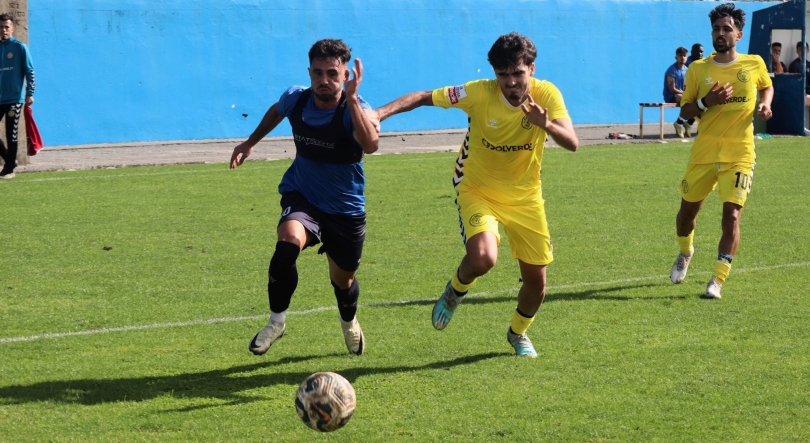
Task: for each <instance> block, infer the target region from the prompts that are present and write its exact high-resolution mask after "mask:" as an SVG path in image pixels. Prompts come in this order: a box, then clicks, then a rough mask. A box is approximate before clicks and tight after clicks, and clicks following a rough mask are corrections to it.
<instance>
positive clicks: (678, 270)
mask: <svg viewBox="0 0 810 443" xmlns="http://www.w3.org/2000/svg"><path fill="white" fill-rule="evenodd" d="M689 250H690V254H689V255H684V253H683V252H679V253H678V258H676V259H675V263H674V264H673V265H672V271H670V273H669V279H670V280H672V283H675V284H678V283H680V282H682V281H683V280H684V279H685V278H686V270H687V269H689V262H690V261H692V257H694V256H695V247H694V246H691V247H690V248H689Z"/></svg>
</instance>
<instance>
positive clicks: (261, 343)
mask: <svg viewBox="0 0 810 443" xmlns="http://www.w3.org/2000/svg"><path fill="white" fill-rule="evenodd" d="M286 328H287V324H286V323H281V322H277V321H273V320H270V321H268V322H267V326H265V327H264V329H262V330H261V331H259V333H258V334H256V335H255V336H253V340H251V341H250V345H249V346H248V349H250V352H252V353H254V354H256V355H262V354H264V353H265V352H267V350H268V349H270V346H272V345H273V343H275V342H276V340H278V339H280V338H281V337H283V336H284V331H285V330H286Z"/></svg>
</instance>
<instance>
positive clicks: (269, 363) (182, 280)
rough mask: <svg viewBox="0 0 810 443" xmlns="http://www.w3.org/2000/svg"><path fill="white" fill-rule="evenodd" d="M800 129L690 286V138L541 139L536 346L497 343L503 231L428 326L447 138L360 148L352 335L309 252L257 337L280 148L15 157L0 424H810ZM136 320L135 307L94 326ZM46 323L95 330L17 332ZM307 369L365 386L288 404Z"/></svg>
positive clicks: (5, 266)
mask: <svg viewBox="0 0 810 443" xmlns="http://www.w3.org/2000/svg"><path fill="white" fill-rule="evenodd" d="M806 143H807V142H806V140H804V139H800V138H794V139H774V140H763V141H759V142H758V156H759V157H758V159H759V164H758V165H757V169H756V177H755V178H756V179H755V181H754V186H753V193H752V194H751V196H750V198H749V200H748V205H747V207H746V209H745V211H744V213H743V219H742V234H743V236H742V244H741V247H740V251H739V253H738V255H737V257H736V258H735V260H734V268H733V269H732V273H731V276H730V278H729V280H728V281H727V283H726V285H725V286H724V288H723V297H724V298H723V299H722V300H720V301H707V300H701V299H700V298H699V295H700V294H701V293H702V292H703V290H704V288H705V283H706V281H707V280H708V278H709V273H710V271H711V268H712V265H713V263H714V260H715V258H716V248H717V246H716V245H717V241H718V240H719V236H720V228H719V219H720V203H719V201H718V200H717V197H716V194H713V195H712V196H710V197H709V199H707V202H706V204H705V206H704V209H703V212H702V213H701V214H700V215H699V217H698V228H697V232H696V239H695V244H696V248H697V253H696V256H695V258H694V259H693V260H692V264H691V266H690V274H689V276H688V277H687V280H686V281H685V282H684V283H683V284H681V285H672V284H671V283H670V282H669V278H668V274H669V269H670V266H671V265H672V262H673V260H674V259H675V256H676V255H677V251H678V246H677V243H676V242H675V239H674V235H675V234H674V218H675V213H676V211H677V209H678V204H679V194H678V190H677V185H678V183H679V181H680V178H681V176H682V174H683V172H684V170H685V166H686V161H687V158H688V149H689V145H687V144H674V145H673V144H665V145H662V144H654V145H633V146H627V145H624V146H596V147H585V148H582V149H581V150H580V152H577V153H573V154H572V153H569V152H565V151H563V150H561V149H549V150H547V151H546V153H545V158H544V162H543V163H544V164H543V167H544V170H543V183H544V195H545V198H546V201H547V204H546V211H547V215H548V218H549V224H550V229H551V234H552V237H553V240H554V245H555V254H556V261H555V262H554V263H553V264H552V265H550V266H549V286H550V288H549V290H548V296H547V299H546V303H545V304H544V305H543V307H542V308H541V310H540V312H539V314H538V318H537V321H535V323H534V324H533V325H532V327H531V328H530V329H529V335H530V337H532V339H533V341H534V344H535V347H536V348H537V351H538V353H539V358H538V359H521V358H517V357H514V356H513V355H512V353H513V351H512V349H511V348H510V346H509V345H508V344H507V342H506V338H505V336H506V329H507V327H508V325H509V321H510V318H511V314H512V311H513V310H514V307H515V303H516V302H515V298H516V291H517V288H518V286H519V283H518V276H519V275H518V269H517V264H516V262H514V261H512V260H510V253H509V247H508V240H507V239H504V241H503V242H502V243H501V246H500V251H501V256H500V263H498V264H497V265H496V267H495V269H493V271H491V272H490V274H488V275H487V276H485V277H483V278H481V279H480V280H479V283H478V284H477V285H476V286H475V287H474V288H473V290H472V291H471V295H472V296H471V297H468V299H467V300H465V301H464V303H463V304H462V305H461V306H460V307H459V310H458V311H457V313H456V316H455V317H454V318H453V321H452V323H451V324H450V325H449V326H448V328H447V329H446V330H444V331H441V332H439V331H435V330H433V328H432V327H431V325H430V310H431V306H432V304H433V300H435V298H436V297H438V296H439V294H440V293H441V291H442V289H443V288H444V285H445V283H446V281H447V279H448V278H449V277H450V275H451V273H452V272H453V270H454V268H455V266H456V265H457V263H458V261H459V259H460V258H461V256H462V253H463V249H462V246H461V242H460V237H459V234H458V227H457V226H458V223H457V213H456V210H455V205H454V203H453V198H454V194H453V191H452V187H451V179H450V174H451V170H452V164H453V158H454V155H453V154H448V153H437V154H418V155H396V156H394V155H392V156H371V157H369V158H368V159H367V162H366V171H367V176H368V185H367V196H368V205H367V210H368V236H367V242H366V248H365V251H364V256H363V264H362V266H361V268H360V271H359V274H358V279H359V281H360V284H361V298H360V302H361V304H362V306H361V308H360V310H359V314H358V318H359V319H360V321H361V324H362V325H363V329H364V332H365V336H366V339H367V354H366V355H363V356H361V357H352V356H349V355H348V354H347V353H346V349H345V346H344V344H343V338H342V334H341V333H340V325H339V322H338V314H337V311H336V309H334V305H335V302H334V295H333V294H332V288H331V286H330V285H329V282H328V277H327V271H326V263H325V258H324V257H323V256H317V255H316V254H315V252H314V251H313V250H306V251H304V253H302V255H301V257H300V258H299V262H298V269H299V274H300V283H299V286H298V290H297V291H296V295H295V296H294V298H293V301H292V306H291V311H293V312H291V313H290V314H289V316H288V321H287V335H286V336H285V337H284V338H283V339H282V340H280V341H279V342H277V343H276V344H275V345H274V346H273V347H272V348H271V349H270V351H269V352H268V354H266V355H265V356H263V357H255V356H253V355H251V354H250V353H249V352H248V350H247V344H248V340H249V339H250V338H251V337H252V336H253V334H255V333H256V332H257V331H258V330H259V329H260V328H261V327H262V326H263V325H264V323H265V321H266V320H265V319H266V313H267V298H266V292H265V287H266V272H267V264H268V262H269V258H270V255H271V253H272V249H273V245H274V244H275V233H274V231H275V225H276V222H277V217H278V214H279V211H280V209H279V207H278V195H277V193H276V186H277V184H278V181H279V179H280V177H281V174H282V173H283V172H284V170H285V169H286V167H287V166H288V165H289V162H288V161H278V162H252V163H251V162H249V163H246V164H245V165H244V166H242V167H241V168H239V169H237V170H235V171H229V170H227V169H226V166H225V165H224V164H218V165H189V166H171V167H150V168H131V169H117V170H92V171H77V172H54V173H37V174H19V175H18V177H17V178H15V179H14V180H10V181H7V182H3V183H0V195H2V197H0V199H1V200H2V205H1V206H2V208H3V211H2V213H0V223H2V226H4V229H3V230H2V232H0V245H2V247H0V269H2V276H0V294H2V301H3V302H2V304H0V316H2V319H3V321H2V323H0V441H15V442H16V441H21V442H23V441H56V442H62V441H83V442H85V441H87V442H132V441H161V442H171V441H274V442H275V441H439V440H444V439H449V440H458V441H487V442H489V441H504V442H507V441H508V442H513V441H575V442H585V441H592V442H606V441H616V442H618V441H622V442H624V441H644V442H650V441H661V442H672V441H741V442H749V441H779V442H783V441H791V442H807V441H810V378H808V374H810V359H808V357H807V356H808V355H810V328H808V326H807V318H809V317H810V307H808V303H807V300H806V296H805V293H806V291H807V288H808V287H810V272H808V270H809V269H810V253H808V250H807V246H806V245H807V244H809V243H810V222H808V216H807V214H808V213H810V195H808V193H807V192H805V191H804V190H805V189H807V188H808V185H810V179H809V178H808V174H807V171H808V169H809V168H810V151H808V150H807V145H806ZM394 302H401V303H398V304H396V303H395V304H392V303H394ZM319 308H325V309H319ZM242 317H246V318H242ZM240 318H241V319H240ZM206 320H212V321H211V322H210V323H206ZM173 322H178V323H182V324H181V325H176V326H155V327H151V326H150V325H160V324H165V323H173ZM184 322H185V323H184ZM128 326H147V327H146V328H144V329H131V330H117V331H111V332H105V331H106V330H105V328H108V329H109V328H121V327H128ZM49 333H50V334H54V333H56V334H59V333H87V335H69V336H61V337H43V338H39V339H30V338H33V337H34V336H42V335H44V334H49ZM29 339H30V340H29ZM18 340H19V341H18ZM316 371H334V372H338V373H340V374H342V375H343V376H345V377H346V378H348V379H349V380H350V381H351V382H352V384H353V385H354V387H355V390H356V392H357V398H358V407H357V411H356V413H355V415H354V417H353V418H352V420H351V421H350V422H349V424H348V425H347V426H346V427H345V428H343V429H341V430H340V431H337V432H334V433H331V434H319V433H316V432H314V431H312V430H310V429H308V428H306V427H305V426H304V425H303V424H302V423H301V422H300V420H299V419H298V417H297V415H296V413H295V407H294V398H295V392H296V389H297V387H298V384H299V383H300V382H301V381H302V380H303V379H304V378H305V377H306V376H307V375H309V374H311V373H313V372H316Z"/></svg>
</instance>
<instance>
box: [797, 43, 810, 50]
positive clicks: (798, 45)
mask: <svg viewBox="0 0 810 443" xmlns="http://www.w3.org/2000/svg"><path fill="white" fill-rule="evenodd" d="M801 47H802V42H801V41H798V42H796V49H799V48H801ZM804 47H805V48H807V47H810V46H808V44H807V43H805V44H804Z"/></svg>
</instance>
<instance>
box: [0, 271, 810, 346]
mask: <svg viewBox="0 0 810 443" xmlns="http://www.w3.org/2000/svg"><path fill="white" fill-rule="evenodd" d="M808 265H810V262H800V263H786V264H782V265H773V266H760V267H756V268H746V269H735V270H734V272H735V273H736V272H757V271H770V270H774V269H781V268H798V267H802V266H808ZM695 274H698V275H700V274H710V272H708V271H705V272H694V273H692V274H691V275H695ZM667 278H669V275H653V276H647V277H634V278H623V279H620V280H610V281H600V282H583V283H573V284H569V285H559V286H549V287H548V288H547V289H548V290H556V289H571V288H582V287H586V286H604V285H613V284H617V283H631V282H636V281H644V280H659V279H660V280H663V279H667ZM519 289H520V288H510V289H503V290H500V291H493V292H477V293H474V294H469V295H468V297H485V296H488V295H495V294H504V293H509V292H517V291H518V290H519ZM435 300H436V299H435V298H426V299H418V300H400V301H392V302H377V303H368V304H364V305H360V306H363V307H367V308H373V307H385V306H397V305H408V304H415V303H429V302H432V301H435ZM334 310H337V308H336V307H334V306H328V307H320V308H313V309H307V310H305V311H290V312H288V313H287V314H289V315H307V314H314V313H316V312H323V311H334ZM260 318H262V319H265V318H267V314H261V315H249V316H244V317H223V318H212V319H208V320H191V321H182V322H170V323H154V324H151V325H139V326H121V327H117V328H101V329H94V330H92V331H77V332H58V333H47V334H40V335H29V336H25V337H10V338H0V344H2V343H18V342H23V341H34V340H45V339H52V338H62V337H75V336H80V335H94V334H108V333H111V332H126V331H140V330H144V329H158V328H176V327H184V326H195V325H211V324H216V323H228V322H238V321H245V320H256V319H260Z"/></svg>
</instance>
